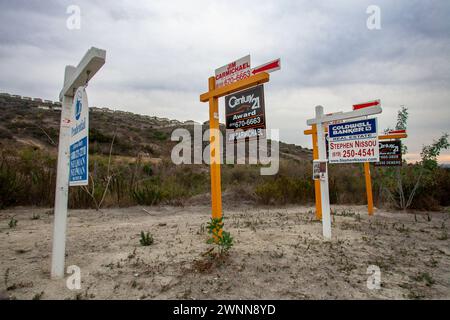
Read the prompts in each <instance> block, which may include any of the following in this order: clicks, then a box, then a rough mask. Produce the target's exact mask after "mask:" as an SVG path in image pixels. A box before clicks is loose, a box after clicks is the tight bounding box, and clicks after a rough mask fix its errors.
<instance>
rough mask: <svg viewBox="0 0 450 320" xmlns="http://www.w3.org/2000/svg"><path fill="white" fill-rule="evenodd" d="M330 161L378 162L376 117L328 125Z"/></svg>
mask: <svg viewBox="0 0 450 320" xmlns="http://www.w3.org/2000/svg"><path fill="white" fill-rule="evenodd" d="M328 134H329V136H328V145H329V162H330V163H359V162H378V161H379V160H380V159H379V158H380V157H379V147H378V131H377V119H365V120H358V121H351V122H343V123H338V124H330V125H329V126H328Z"/></svg>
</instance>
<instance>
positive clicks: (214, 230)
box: [206, 217, 234, 256]
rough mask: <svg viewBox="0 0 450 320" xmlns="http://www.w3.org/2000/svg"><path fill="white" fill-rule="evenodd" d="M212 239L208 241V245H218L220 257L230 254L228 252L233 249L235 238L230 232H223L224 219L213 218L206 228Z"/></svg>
mask: <svg viewBox="0 0 450 320" xmlns="http://www.w3.org/2000/svg"><path fill="white" fill-rule="evenodd" d="M206 227H207V229H208V233H209V234H210V235H211V238H209V239H208V241H207V243H208V244H216V245H217V248H218V251H219V256H224V255H226V254H228V251H229V250H230V249H231V247H233V244H234V243H233V237H232V236H231V234H230V233H229V232H226V231H224V230H223V217H221V218H211V221H210V222H208V225H207V226H206Z"/></svg>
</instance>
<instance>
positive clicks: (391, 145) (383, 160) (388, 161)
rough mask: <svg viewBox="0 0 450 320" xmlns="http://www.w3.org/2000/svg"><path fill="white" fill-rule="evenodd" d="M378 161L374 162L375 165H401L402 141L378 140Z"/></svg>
mask: <svg viewBox="0 0 450 320" xmlns="http://www.w3.org/2000/svg"><path fill="white" fill-rule="evenodd" d="M379 145H380V162H376V163H375V166H377V167H399V166H401V165H402V143H401V141H399V140H396V141H388V142H383V141H380V142H379Z"/></svg>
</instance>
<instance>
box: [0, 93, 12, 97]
mask: <svg viewBox="0 0 450 320" xmlns="http://www.w3.org/2000/svg"><path fill="white" fill-rule="evenodd" d="M0 96H2V97H11V95H10V94H9V93H6V92H2V93H0Z"/></svg>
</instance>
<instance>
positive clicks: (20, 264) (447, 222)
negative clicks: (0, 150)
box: [0, 205, 450, 299]
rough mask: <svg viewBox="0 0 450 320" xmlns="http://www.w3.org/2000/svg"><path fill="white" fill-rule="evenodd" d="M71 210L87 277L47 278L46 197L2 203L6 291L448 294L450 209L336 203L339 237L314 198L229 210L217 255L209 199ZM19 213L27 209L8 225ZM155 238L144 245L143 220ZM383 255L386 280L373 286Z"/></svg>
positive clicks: (41, 295) (82, 295) (46, 295)
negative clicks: (30, 204)
mask: <svg viewBox="0 0 450 320" xmlns="http://www.w3.org/2000/svg"><path fill="white" fill-rule="evenodd" d="M145 210H147V212H145V211H144V210H142V208H141V207H134V208H127V209H105V210H103V211H102V212H96V211H94V210H71V211H70V217H69V219H68V232H67V258H66V266H70V265H76V266H78V267H79V268H80V269H81V279H82V283H81V289H80V290H69V289H68V288H67V286H66V279H62V280H50V271H49V270H50V261H51V240H52V230H53V216H52V212H51V210H49V209H34V208H16V209H13V210H3V211H0V277H1V278H0V296H1V298H3V299H450V239H449V237H448V230H449V227H450V213H449V212H448V211H443V212H434V213H429V216H427V215H426V214H424V213H420V214H418V215H417V221H415V217H414V215H413V214H405V213H399V212H386V211H381V210H377V212H376V215H375V216H373V217H368V216H367V213H366V211H365V210H366V209H365V207H363V206H356V207H355V206H353V207H349V206H346V207H343V206H337V207H333V210H334V212H335V214H334V216H333V225H332V233H333V239H332V241H329V242H326V241H323V240H322V226H321V223H320V222H317V221H315V219H314V214H313V211H312V208H309V207H300V206H292V207H283V208H265V207H254V206H249V205H245V206H235V207H229V208H226V209H225V210H224V213H225V217H226V218H225V230H228V231H230V232H231V234H232V235H233V237H234V239H235V245H234V247H233V248H232V249H231V250H230V253H229V256H228V257H226V258H224V259H222V260H219V261H218V260H217V259H216V260H211V259H210V258H209V256H208V255H202V254H204V253H205V252H207V251H208V248H210V246H211V245H208V244H206V240H207V238H208V235H207V232H206V227H205V226H206V223H207V222H208V220H209V212H210V209H209V207H208V206H198V205H197V206H187V207H145ZM11 217H14V219H16V220H17V221H18V223H17V226H16V227H15V228H10V227H9V226H8V223H9V221H10V220H11ZM141 231H149V232H151V233H152V234H153V236H154V244H153V245H151V246H147V247H144V246H141V245H140V243H139V239H140V232H141ZM371 265H375V266H378V267H379V268H380V271H381V288H380V289H379V290H377V289H368V286H367V281H368V278H369V277H370V274H368V267H369V266H371Z"/></svg>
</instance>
